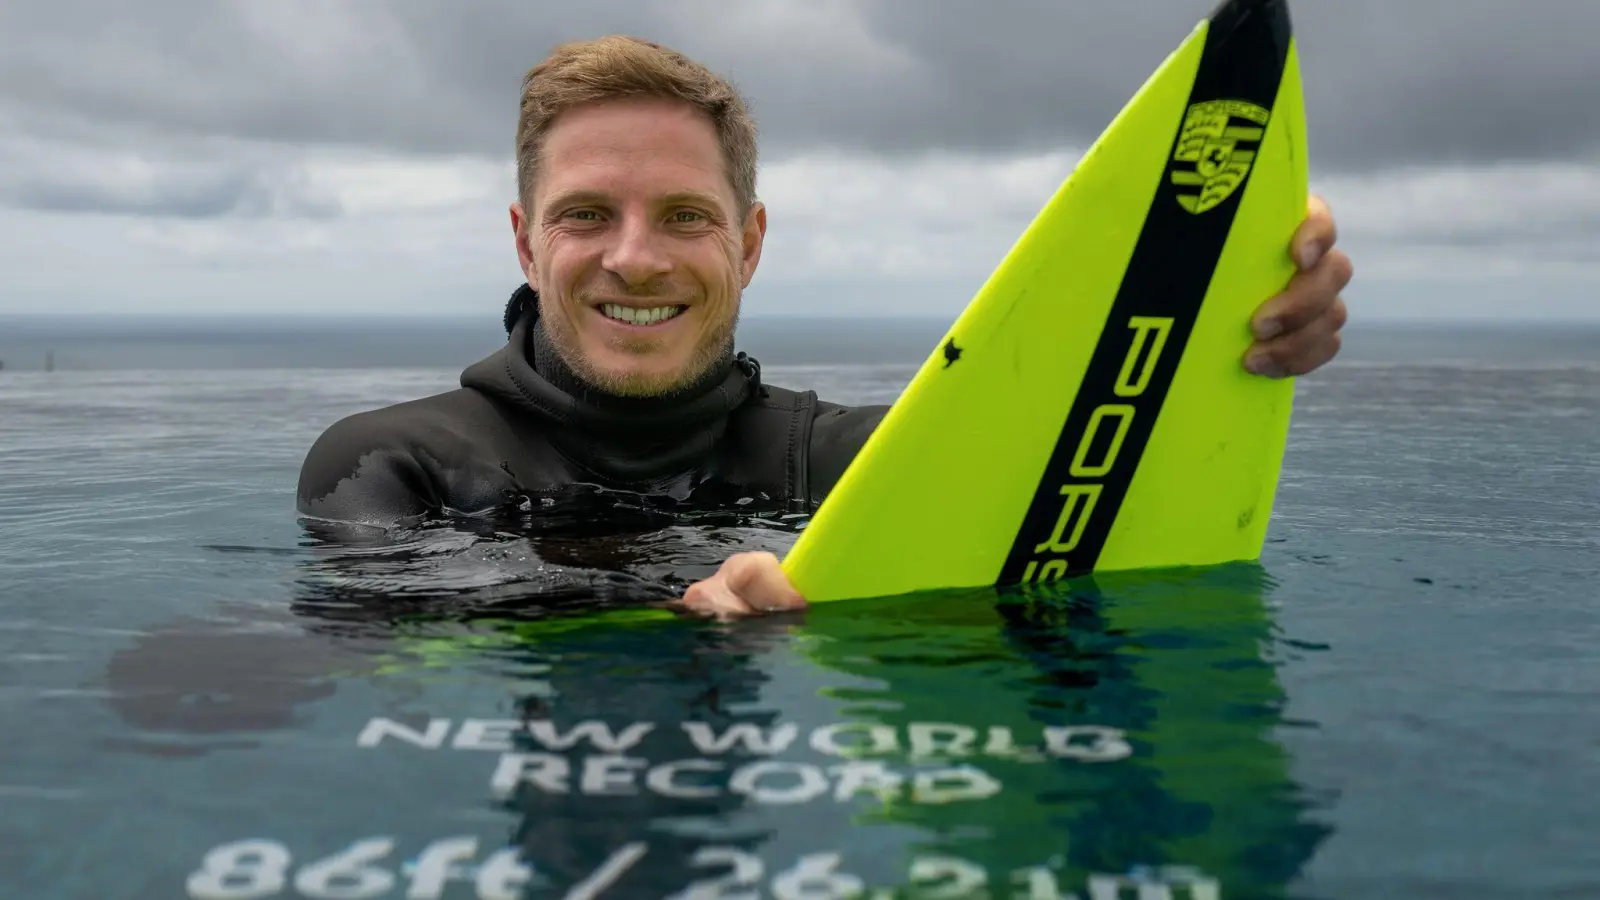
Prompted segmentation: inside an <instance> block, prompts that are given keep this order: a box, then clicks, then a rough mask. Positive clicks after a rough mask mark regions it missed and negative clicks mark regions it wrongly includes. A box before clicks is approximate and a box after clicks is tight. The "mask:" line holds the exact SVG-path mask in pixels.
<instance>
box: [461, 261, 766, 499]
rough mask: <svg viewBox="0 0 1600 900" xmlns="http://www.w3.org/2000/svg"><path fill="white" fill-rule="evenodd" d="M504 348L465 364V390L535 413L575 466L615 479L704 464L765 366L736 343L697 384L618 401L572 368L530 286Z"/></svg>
mask: <svg viewBox="0 0 1600 900" xmlns="http://www.w3.org/2000/svg"><path fill="white" fill-rule="evenodd" d="M505 323H506V328H507V332H508V339H507V341H506V344H505V346H503V347H501V348H500V349H499V350H497V351H495V352H494V353H492V354H490V355H489V356H488V357H486V358H484V359H482V360H480V361H478V362H476V363H473V364H472V365H471V366H469V367H467V369H466V371H464V372H463V373H462V375H461V386H462V387H465V388H470V389H473V390H477V391H480V392H482V393H484V394H486V395H488V396H489V397H491V398H492V399H494V400H496V401H498V402H501V403H506V404H510V405H512V406H514V407H516V408H517V409H518V410H520V411H522V412H525V413H527V414H529V415H530V416H532V417H534V418H535V419H537V420H538V421H539V422H540V423H541V424H543V425H544V426H545V427H544V428H542V429H541V430H543V431H545V432H546V434H547V437H548V439H549V440H550V441H551V442H552V443H553V444H554V445H555V446H556V447H557V449H559V450H560V451H561V453H562V455H564V456H566V457H567V458H568V459H569V460H570V461H571V462H573V463H574V464H576V465H578V466H581V467H583V468H585V469H588V470H589V471H591V472H593V473H594V474H596V475H599V476H601V477H603V478H605V479H608V480H614V481H621V482H627V483H638V482H648V481H654V480H659V479H663V478H670V477H673V476H676V475H679V474H682V473H683V472H684V471H685V470H687V469H689V468H692V467H693V466H694V464H695V463H696V462H697V461H700V460H703V459H704V458H705V457H706V454H707V453H708V452H709V451H710V449H711V448H712V446H713V445H714V444H715V443H716V442H717V440H718V439H719V438H720V437H721V436H722V434H723V432H724V430H725V429H726V426H727V418H728V415H729V414H730V413H732V412H733V411H734V410H736V409H738V408H739V407H740V406H743V405H744V404H746V403H748V402H750V401H751V400H752V399H754V398H756V397H758V396H759V395H760V393H761V369H760V365H759V364H758V363H757V362H756V361H755V360H754V359H751V358H750V357H748V356H746V355H745V354H743V353H737V354H736V353H734V352H733V351H732V348H729V350H728V351H727V353H726V354H725V355H724V357H723V359H722V360H720V361H719V363H718V364H717V365H716V366H714V367H713V368H712V369H711V371H709V372H708V373H707V374H706V375H705V376H704V377H702V378H701V379H699V380H698V381H697V382H696V383H694V384H692V385H690V386H688V387H686V388H684V389H682V390H680V391H677V392H674V393H673V394H670V395H664V396H661V397H645V398H639V397H619V396H616V395H613V394H608V393H605V392H603V391H600V390H598V389H596V388H593V387H591V386H589V385H587V384H585V383H584V382H583V381H582V380H581V379H579V378H578V377H577V376H576V375H575V374H574V373H573V372H572V371H571V370H570V369H569V368H568V367H567V366H566V365H564V364H563V363H562V362H561V360H560V357H559V355H558V354H557V353H556V352H555V349H554V347H553V346H552V345H551V344H550V341H549V339H548V337H547V336H546V335H545V334H544V328H543V326H542V325H541V323H540V321H539V303H538V294H536V293H535V292H534V291H533V289H532V288H530V287H528V286H527V285H522V286H521V287H519V288H518V289H517V291H516V292H515V293H513V294H512V296H511V300H510V302H509V303H508V304H507V307H506V316H505Z"/></svg>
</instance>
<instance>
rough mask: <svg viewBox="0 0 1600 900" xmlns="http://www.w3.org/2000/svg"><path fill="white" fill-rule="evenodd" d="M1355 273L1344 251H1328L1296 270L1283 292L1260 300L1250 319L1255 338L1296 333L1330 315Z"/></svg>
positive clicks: (1341, 325) (1268, 338)
mask: <svg viewBox="0 0 1600 900" xmlns="http://www.w3.org/2000/svg"><path fill="white" fill-rule="evenodd" d="M1354 275H1355V267H1354V266H1353V265H1352V264H1351V262H1350V257H1348V256H1346V255H1345V253H1344V251H1342V250H1334V251H1332V252H1330V253H1328V254H1327V255H1326V256H1324V257H1323V258H1322V261H1321V262H1319V263H1317V265H1316V266H1315V267H1314V268H1312V269H1309V270H1307V271H1304V272H1300V273H1298V274H1296V275H1295V276H1294V278H1293V279H1291V280H1290V281H1289V286H1288V287H1286V288H1284V290H1283V293H1281V294H1278V295H1277V296H1275V297H1272V298H1271V299H1269V300H1268V301H1267V302H1265V303H1263V304H1261V306H1260V308H1258V309H1257V310H1256V313H1255V315H1254V316H1252V317H1251V322H1250V326H1251V330H1252V331H1253V332H1254V333H1255V336H1256V339H1257V340H1260V341H1270V340H1272V339H1273V338H1275V337H1277V336H1279V335H1283V334H1293V333H1294V332H1296V331H1299V330H1301V329H1303V328H1306V327H1308V326H1310V325H1311V323H1313V322H1316V321H1318V320H1320V319H1322V318H1323V317H1324V316H1327V315H1328V314H1329V313H1330V312H1331V311H1332V308H1333V307H1334V306H1335V305H1336V304H1338V303H1339V292H1340V291H1342V290H1344V289H1345V286H1346V285H1348V284H1349V283H1350V279H1351V278H1352V277H1354ZM1339 325H1340V327H1343V325H1344V323H1343V322H1340V323H1339Z"/></svg>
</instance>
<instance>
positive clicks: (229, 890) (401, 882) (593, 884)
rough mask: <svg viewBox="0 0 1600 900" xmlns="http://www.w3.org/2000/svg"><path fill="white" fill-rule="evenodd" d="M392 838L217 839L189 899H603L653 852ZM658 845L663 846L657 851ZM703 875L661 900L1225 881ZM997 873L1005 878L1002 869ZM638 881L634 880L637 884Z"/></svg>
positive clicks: (1185, 897)
mask: <svg viewBox="0 0 1600 900" xmlns="http://www.w3.org/2000/svg"><path fill="white" fill-rule="evenodd" d="M395 849H396V841H395V839H394V838H392V837H369V838H363V839H360V840H357V841H354V842H353V843H351V844H349V845H348V846H347V847H345V848H344V849H343V850H340V851H338V852H335V853H332V854H330V855H327V856H322V857H319V858H316V859H312V860H310V861H307V862H304V863H302V864H300V865H298V866H296V865H295V860H294V857H293V853H292V852H291V851H290V850H289V849H288V847H287V846H285V845H284V843H283V842H281V841H275V840H268V839H253V840H242V841H234V842H232V843H228V844H223V845H221V846H218V847H215V848H213V849H212V850H211V851H210V852H208V853H207V854H206V855H205V857H204V859H203V860H202V861H201V865H200V867H199V868H198V869H196V870H195V871H194V872H192V873H191V874H190V875H189V877H188V880H187V885H186V887H187V889H188V896H189V897H190V898H192V900H257V898H267V897H304V898H308V900H377V898H389V897H404V898H406V900H450V898H458V897H459V898H469V897H470V898H476V900H520V898H522V897H525V896H528V892H529V891H530V890H533V891H536V892H537V893H538V894H539V895H540V896H551V897H557V896H559V897H562V898H563V900H597V898H603V897H607V896H610V895H612V889H614V888H617V887H618V886H619V882H622V881H623V880H624V879H625V878H626V877H627V875H628V873H629V871H630V870H632V869H633V868H634V867H635V866H636V865H637V864H638V863H639V862H640V861H641V860H642V859H644V858H645V857H646V856H647V855H648V854H649V853H650V852H651V850H650V847H649V845H648V844H646V843H644V842H634V843H630V844H626V845H623V846H622V847H619V848H617V849H616V850H614V851H613V852H612V853H611V854H610V855H609V856H608V857H607V858H606V859H605V860H604V861H603V862H601V863H600V864H599V865H598V866H596V867H595V868H594V869H593V870H592V871H590V873H589V874H588V875H587V876H585V877H584V878H583V879H581V880H579V881H577V882H574V883H572V884H570V885H558V884H554V883H552V882H551V880H550V879H548V878H546V877H544V876H543V875H542V874H541V873H540V872H539V871H538V870H537V867H536V866H535V865H530V864H529V863H527V862H526V861H524V860H523V858H522V857H523V851H522V850H521V849H520V848H515V847H503V848H500V849H498V850H495V851H494V852H492V853H490V854H489V855H488V857H487V858H485V859H484V860H482V861H481V862H479V860H478V853H479V841H478V838H476V837H474V836H470V835H465V836H458V837H450V838H442V839H440V840H436V841H433V842H431V843H429V844H427V845H426V846H424V847H423V848H422V849H421V850H420V851H418V852H417V853H416V854H415V856H413V857H412V858H411V859H409V860H405V861H403V862H401V863H400V864H399V865H398V866H393V864H390V865H385V862H386V861H387V860H388V859H389V857H390V856H391V855H392V854H393V853H394V851H395ZM658 852H659V851H658ZM688 865H689V868H691V869H696V870H699V869H703V870H705V871H706V876H705V877H704V878H701V879H698V880H693V881H690V882H689V883H687V884H684V885H682V886H675V885H662V886H660V887H659V895H660V896H661V897H663V898H665V900H768V898H770V900H845V898H862V900H898V898H901V897H916V898H919V900H939V898H944V900H953V898H973V897H983V898H987V900H1220V897H1221V887H1220V885H1219V884H1218V883H1217V881H1216V880H1215V879H1214V878H1211V877H1209V876H1207V875H1205V874H1204V873H1202V872H1200V871H1199V870H1197V869H1194V868H1191V867H1186V866H1161V867H1139V868H1134V869H1130V870H1129V871H1127V872H1124V873H1121V874H1110V873H1103V874H1090V875H1088V876H1087V877H1086V878H1085V879H1084V880H1082V881H1081V882H1079V883H1078V884H1077V885H1068V884H1063V883H1062V879H1061V877H1060V875H1061V869H1062V868H1063V866H1064V863H1063V861H1062V860H1061V859H1060V858H1055V859H1050V860H1046V861H1044V862H1042V863H1040V864H1038V865H1034V866H1028V867H1024V868H1021V869H1015V870H1012V871H1009V872H1005V873H995V872H992V871H991V870H989V869H986V868H985V867H984V866H982V865H980V864H978V863H976V862H973V861H971V860H967V859H963V858H961V857H957V856H949V855H931V854H923V855H919V856H916V857H914V858H913V859H912V860H911V861H910V863H909V864H908V865H907V867H906V871H905V872H904V873H902V874H901V875H900V878H899V880H900V882H901V884H900V885H899V886H896V887H885V886H878V885H872V884H868V883H867V881H866V880H865V879H863V878H862V877H860V876H858V875H855V874H852V873H851V872H850V871H849V867H848V865H847V864H846V863H845V862H844V855H843V854H842V853H840V852H838V851H823V852H817V853H809V854H805V855H802V856H800V857H798V858H796V859H794V860H793V861H791V862H789V864H787V865H785V866H782V867H781V868H776V869H772V868H769V866H768V864H767V862H766V861H765V860H763V859H762V858H761V857H759V856H757V855H755V854H753V853H750V852H748V851H746V850H743V849H741V848H738V847H724V846H707V847H702V848H700V849H699V850H698V851H696V852H695V854H694V855H693V856H692V857H691V858H690V859H689V860H688ZM996 875H999V876H1000V877H995V876H996ZM633 890H634V891H636V890H637V888H636V887H635V888H633Z"/></svg>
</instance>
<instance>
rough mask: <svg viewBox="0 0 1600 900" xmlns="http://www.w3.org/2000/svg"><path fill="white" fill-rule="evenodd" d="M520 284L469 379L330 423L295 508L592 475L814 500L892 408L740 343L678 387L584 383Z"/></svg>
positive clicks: (588, 479) (348, 517)
mask: <svg viewBox="0 0 1600 900" xmlns="http://www.w3.org/2000/svg"><path fill="white" fill-rule="evenodd" d="M538 306H539V305H538V302H537V296H536V295H535V294H534V293H533V291H532V290H531V289H529V288H528V287H527V286H526V285H524V286H522V287H521V288H519V289H518V290H517V292H516V293H515V294H513V295H512V298H511V302H510V303H509V304H508V306H507V310H506V328H507V331H508V333H509V339H508V340H507V342H506V345H505V346H504V347H502V348H500V349H499V350H497V351H496V352H495V353H493V354H491V355H490V356H488V357H486V358H485V359H483V360H480V361H479V362H476V363H474V364H472V365H471V366H469V367H468V368H467V369H466V371H464V372H463V373H462V375H461V387H460V388H459V389H457V390H454V391H450V392H447V393H443V394H437V395H435V396H432V397H424V398H422V399H419V400H412V401H408V402H405V403H399V404H396V405H394V406H389V407H385V408H383V409H378V410H373V411H371V412H363V413H357V414H355V415H352V416H349V417H347V418H344V419H341V420H340V421H338V422H336V423H334V424H333V425H332V426H331V427H329V428H328V430H327V431H325V432H324V433H323V434H322V436H321V437H319V438H318V439H317V441H316V443H315V444H314V445H312V447H311V451H310V452H309V453H308V454H307V456H306V460H305V463H304V465H303V467H302V468H301V472H300V486H299V492H298V504H297V505H298V508H299V510H300V512H301V513H303V514H305V515H307V516H311V517H315V518H319V519H331V520H336V521H344V522H365V523H372V524H389V523H394V522H399V521H403V520H408V519H414V518H417V517H427V516H431V515H441V514H474V513H482V512H487V511H491V510H493V509H497V508H501V507H503V506H505V505H507V504H514V503H517V502H520V501H521V500H522V499H523V498H527V497H532V496H539V495H548V494H551V493H558V492H560V491H561V490H562V489H563V488H567V487H571V486H573V485H576V484H594V485H600V486H603V487H608V488H617V489H623V490H631V491H635V492H639V493H644V494H658V495H665V496H668V497H672V498H675V499H680V500H691V499H693V498H694V497H696V496H706V495H711V496H721V497H730V496H731V497H751V498H754V499H758V500H765V501H772V502H776V503H779V504H784V505H788V506H791V507H793V506H798V507H801V508H806V509H809V508H814V507H815V505H816V504H817V503H818V502H820V501H821V499H822V498H823V497H824V496H825V495H826V494H827V492H828V491H829V490H830V489H831V488H832V487H833V485H834V483H835V482H836V481H837V480H838V478H839V476H840V475H841V474H843V472H844V469H845V466H847V465H848V464H849V462H850V460H851V459H852V458H854V456H855V454H856V452H857V451H858V450H859V449H860V448H861V445H862V443H863V442H865V440H866V439H867V436H868V435H869V434H870V433H871V431H872V429H873V428H875V427H876V426H877V423H878V421H879V420H880V419H881V417H882V415H883V413H884V411H885V410H886V409H887V407H884V406H862V407H845V406H840V405H838V404H834V403H827V402H823V401H820V400H818V399H817V396H816V394H815V393H814V392H811V391H792V390H787V389H785V388H780V387H774V386H771V385H766V384H762V383H761V374H760V366H759V365H758V364H757V363H756V361H755V360H753V359H751V358H749V357H748V356H746V355H745V354H743V353H739V354H734V353H732V352H731V351H730V352H729V354H728V355H727V356H726V357H725V359H724V360H723V362H722V364H721V365H719V366H718V367H716V368H715V369H714V370H713V371H711V372H710V373H709V374H708V375H707V376H706V377H705V378H703V379H701V380H700V381H699V383H697V384H695V385H692V386H690V387H689V388H687V389H685V390H683V391H681V392H679V393H678V394H676V395H674V396H671V397H662V398H650V399H639V398H624V397H615V396H610V395H603V394H601V393H599V392H597V391H595V390H593V389H591V388H588V387H586V386H584V385H583V384H582V383H581V382H579V381H578V379H577V378H576V377H575V376H574V375H573V374H572V372H571V371H570V370H568V369H567V368H566V367H565V366H564V365H563V364H562V363H561V361H560V360H559V359H558V358H557V355H556V353H555V351H554V349H553V348H552V347H551V346H550V344H549V342H548V340H547V338H546V337H545V335H544V330H543V328H542V327H541V326H540V324H539V321H538Z"/></svg>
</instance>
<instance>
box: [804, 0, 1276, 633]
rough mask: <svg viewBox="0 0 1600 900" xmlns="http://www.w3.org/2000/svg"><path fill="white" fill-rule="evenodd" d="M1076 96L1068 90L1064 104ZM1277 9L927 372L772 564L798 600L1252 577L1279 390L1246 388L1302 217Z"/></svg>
mask: <svg viewBox="0 0 1600 900" xmlns="http://www.w3.org/2000/svg"><path fill="white" fill-rule="evenodd" d="M1068 89H1070V88H1068ZM1306 180H1307V175H1306V150H1305V125H1304V112H1303V100H1302V97H1301V86H1300V70H1299V61H1298V55H1297V51H1296V45H1295V42H1294V39H1293V37H1292V32H1291V26H1290V21H1289V12H1288V8H1287V3H1286V2H1284V0H1227V2H1225V3H1223V4H1222V5H1221V6H1219V7H1218V8H1217V9H1216V10H1215V11H1214V12H1213V13H1212V15H1211V16H1210V17H1209V18H1208V19H1206V20H1205V21H1203V22H1201V23H1200V24H1199V26H1197V27H1196V28H1195V30H1194V31H1193V32H1192V33H1191V34H1190V35H1189V37H1188V38H1187V39H1186V40H1185V41H1184V42H1183V43H1182V44H1181V45H1180V46H1179V47H1178V48H1177V50H1176V51H1174V52H1173V53H1172V54H1171V55H1170V56H1169V57H1168V58H1167V59H1166V61H1165V62H1164V63H1163V64H1162V65H1161V66H1160V68H1158V69H1157V70H1156V72H1155V73H1154V74H1153V75H1152V76H1151V77H1150V78H1149V80H1148V81H1146V83H1145V84H1144V85H1143V87H1142V88H1140V90H1139V91H1138V93H1137V94H1136V95H1135V96H1134V97H1133V99H1132V100H1131V101H1130V102H1129V103H1128V105H1127V106H1126V107H1125V108H1124V109H1123V110H1122V111H1121V112H1120V113H1119V114H1118V115H1117V117H1116V118H1115V120H1113V121H1112V123H1111V125H1110V126H1109V127H1108V128H1107V129H1106V131H1105V132H1104V133H1103V134H1102V135H1101V136H1100V137H1099V139H1098V140H1097V141H1096V142H1095V144H1094V145H1093V147H1091V149H1090V150H1089V152H1088V153H1087V154H1086V155H1085V156H1084V158H1083V160H1082V161H1081V162H1080V163H1079V164H1078V166H1077V167H1076V169H1075V170H1074V171H1073V173H1072V174H1071V176H1070V177H1068V178H1067V179H1066V181H1065V182H1064V183H1063V184H1062V185H1061V186H1060V188H1059V189H1058V190H1057V191H1056V193H1055V195H1054V196H1053V197H1051V198H1050V200H1049V202H1048V203H1047V204H1046V205H1045V207H1044V208H1043V210H1042V211H1041V212H1040V213H1039V214H1038V216H1037V218H1035V219H1034V221H1033V222H1032V224H1031V225H1029V227H1028V228H1027V230H1026V231H1025V232H1024V233H1023V234H1022V236H1021V238H1020V239H1019V240H1018V241H1017V243H1016V244H1015V246H1014V247H1013V248H1012V249H1011V251H1010V252H1009V253H1008V254H1007V256H1006V257H1005V259H1004V260H1003V261H1002V262H1001V263H1000V265H999V267H998V268H997V269H996V270H995V271H994V273H993V274H992V275H991V276H990V277H989V279H988V280H987V282H986V283H985V284H984V285H983V287H982V288H981V289H980V290H979V292H978V294H977V296H976V297H975V298H973V300H972V301H971V303H970V304H969V305H968V306H967V308H966V310H965V311H964V312H963V313H962V314H961V315H960V317H959V318H958V319H957V320H956V321H955V323H954V324H953V325H952V326H951V328H950V329H949V331H948V332H947V333H946V335H945V337H944V339H943V340H942V341H941V342H940V344H939V346H937V347H936V348H934V350H933V351H932V352H931V353H930V354H929V356H928V358H927V360H926V361H925V362H924V363H923V365H922V367H921V368H920V370H919V371H918V372H917V374H916V376H915V377H914V378H913V380H912V381H911V382H910V384H909V385H908V386H907V388H906V389H905V391H904V392H903V393H902V394H901V396H900V397H899V399H898V400H897V401H896V402H895V403H894V405H893V406H892V407H891V409H890V410H889V412H888V413H887V414H886V415H885V417H884V419H883V421H882V422H881V423H880V425H879V426H878V428H877V430H876V431H875V432H874V433H873V435H872V437H871V438H870V439H869V440H868V441H867V442H866V444H865V446H864V447H863V448H862V450H861V451H860V453H859V454H858V455H857V457H856V458H855V460H854V461H853V462H852V464H851V465H850V467H849V468H848V469H847V470H846V471H845V473H844V475H843V477H842V478H841V479H840V481H839V483H838V484H837V485H836V486H835V487H834V489H833V491H832V492H831V493H830V494H829V496H828V497H827V499H826V500H825V501H824V502H823V504H822V505H821V507H820V508H819V509H818V510H817V512H816V514H815V516H814V517H813V518H812V520H811V523H810V524H809V526H808V527H807V528H806V530H805V531H804V532H802V533H801V535H800V538H799V540H798V541H797V543H796V544H795V546H794V547H793V548H792V549H791V550H790V552H789V553H788V554H787V555H786V557H785V559H784V569H785V571H786V572H787V574H788V575H789V577H790V579H791V580H792V581H793V582H794V583H795V585H796V587H797V588H798V589H799V590H800V592H801V593H802V594H803V595H805V597H806V598H807V600H808V601H809V602H813V603H816V602H824V601H829V600H836V599H841V598H846V597H864V596H885V595H894V594H903V593H909V592H913V591H919V590H926V589H937V588H949V587H967V586H978V585H995V584H997V585H1005V584H1016V583H1034V582H1045V581H1055V580H1058V579H1060V578H1063V577H1070V576H1073V575H1078V574H1083V573H1088V572H1094V571H1112V570H1128V569H1141V568H1154V567H1168V566H1192V565H1209V564H1216V563H1222V562H1228V561H1236V560H1247V559H1255V558H1257V557H1258V556H1259V555H1260V552H1261V547H1262V543H1263V541H1264V539H1265V532H1266V527H1267V520H1268V517H1269V514H1270V512H1271V508H1272V502H1273V497H1274V494H1275V491H1276V488H1277V482H1278V474H1279V469H1280V465H1281V462H1282V458H1283V451H1284V444H1285V440H1286V437H1287V432H1288V425H1289V414H1290V409H1291V405H1292V400H1293V390H1294V388H1293V385H1292V384H1291V383H1290V382H1289V381H1287V380H1285V381H1272V380H1269V379H1266V378H1262V377H1260V376H1256V375H1251V374H1249V373H1248V372H1246V371H1245V370H1244V368H1243V365H1242V358H1243V356H1244V354H1245V352H1246V350H1247V348H1248V347H1249V345H1250V343H1251V341H1252V337H1251V334H1250V329H1249V320H1250V316H1251V314H1252V313H1253V312H1254V310H1255V309H1256V308H1257V307H1258V306H1259V305H1260V304H1261V303H1262V302H1263V301H1265V300H1266V299H1267V298H1269V297H1271V296H1272V295H1273V294H1275V293H1278V292H1279V291H1281V290H1282V289H1283V288H1284V286H1285V285H1286V284H1287V283H1288V281H1289V279H1290V278H1291V277H1292V276H1293V274H1294V265H1293V262H1292V260H1291V258H1290V256H1289V244H1290V239H1291V237H1292V235H1293V234H1294V231H1295V229H1296V228H1297V227H1298V225H1299V224H1300V222H1301V221H1302V220H1303V219H1304V218H1305V214H1306V203H1307V186H1306Z"/></svg>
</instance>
